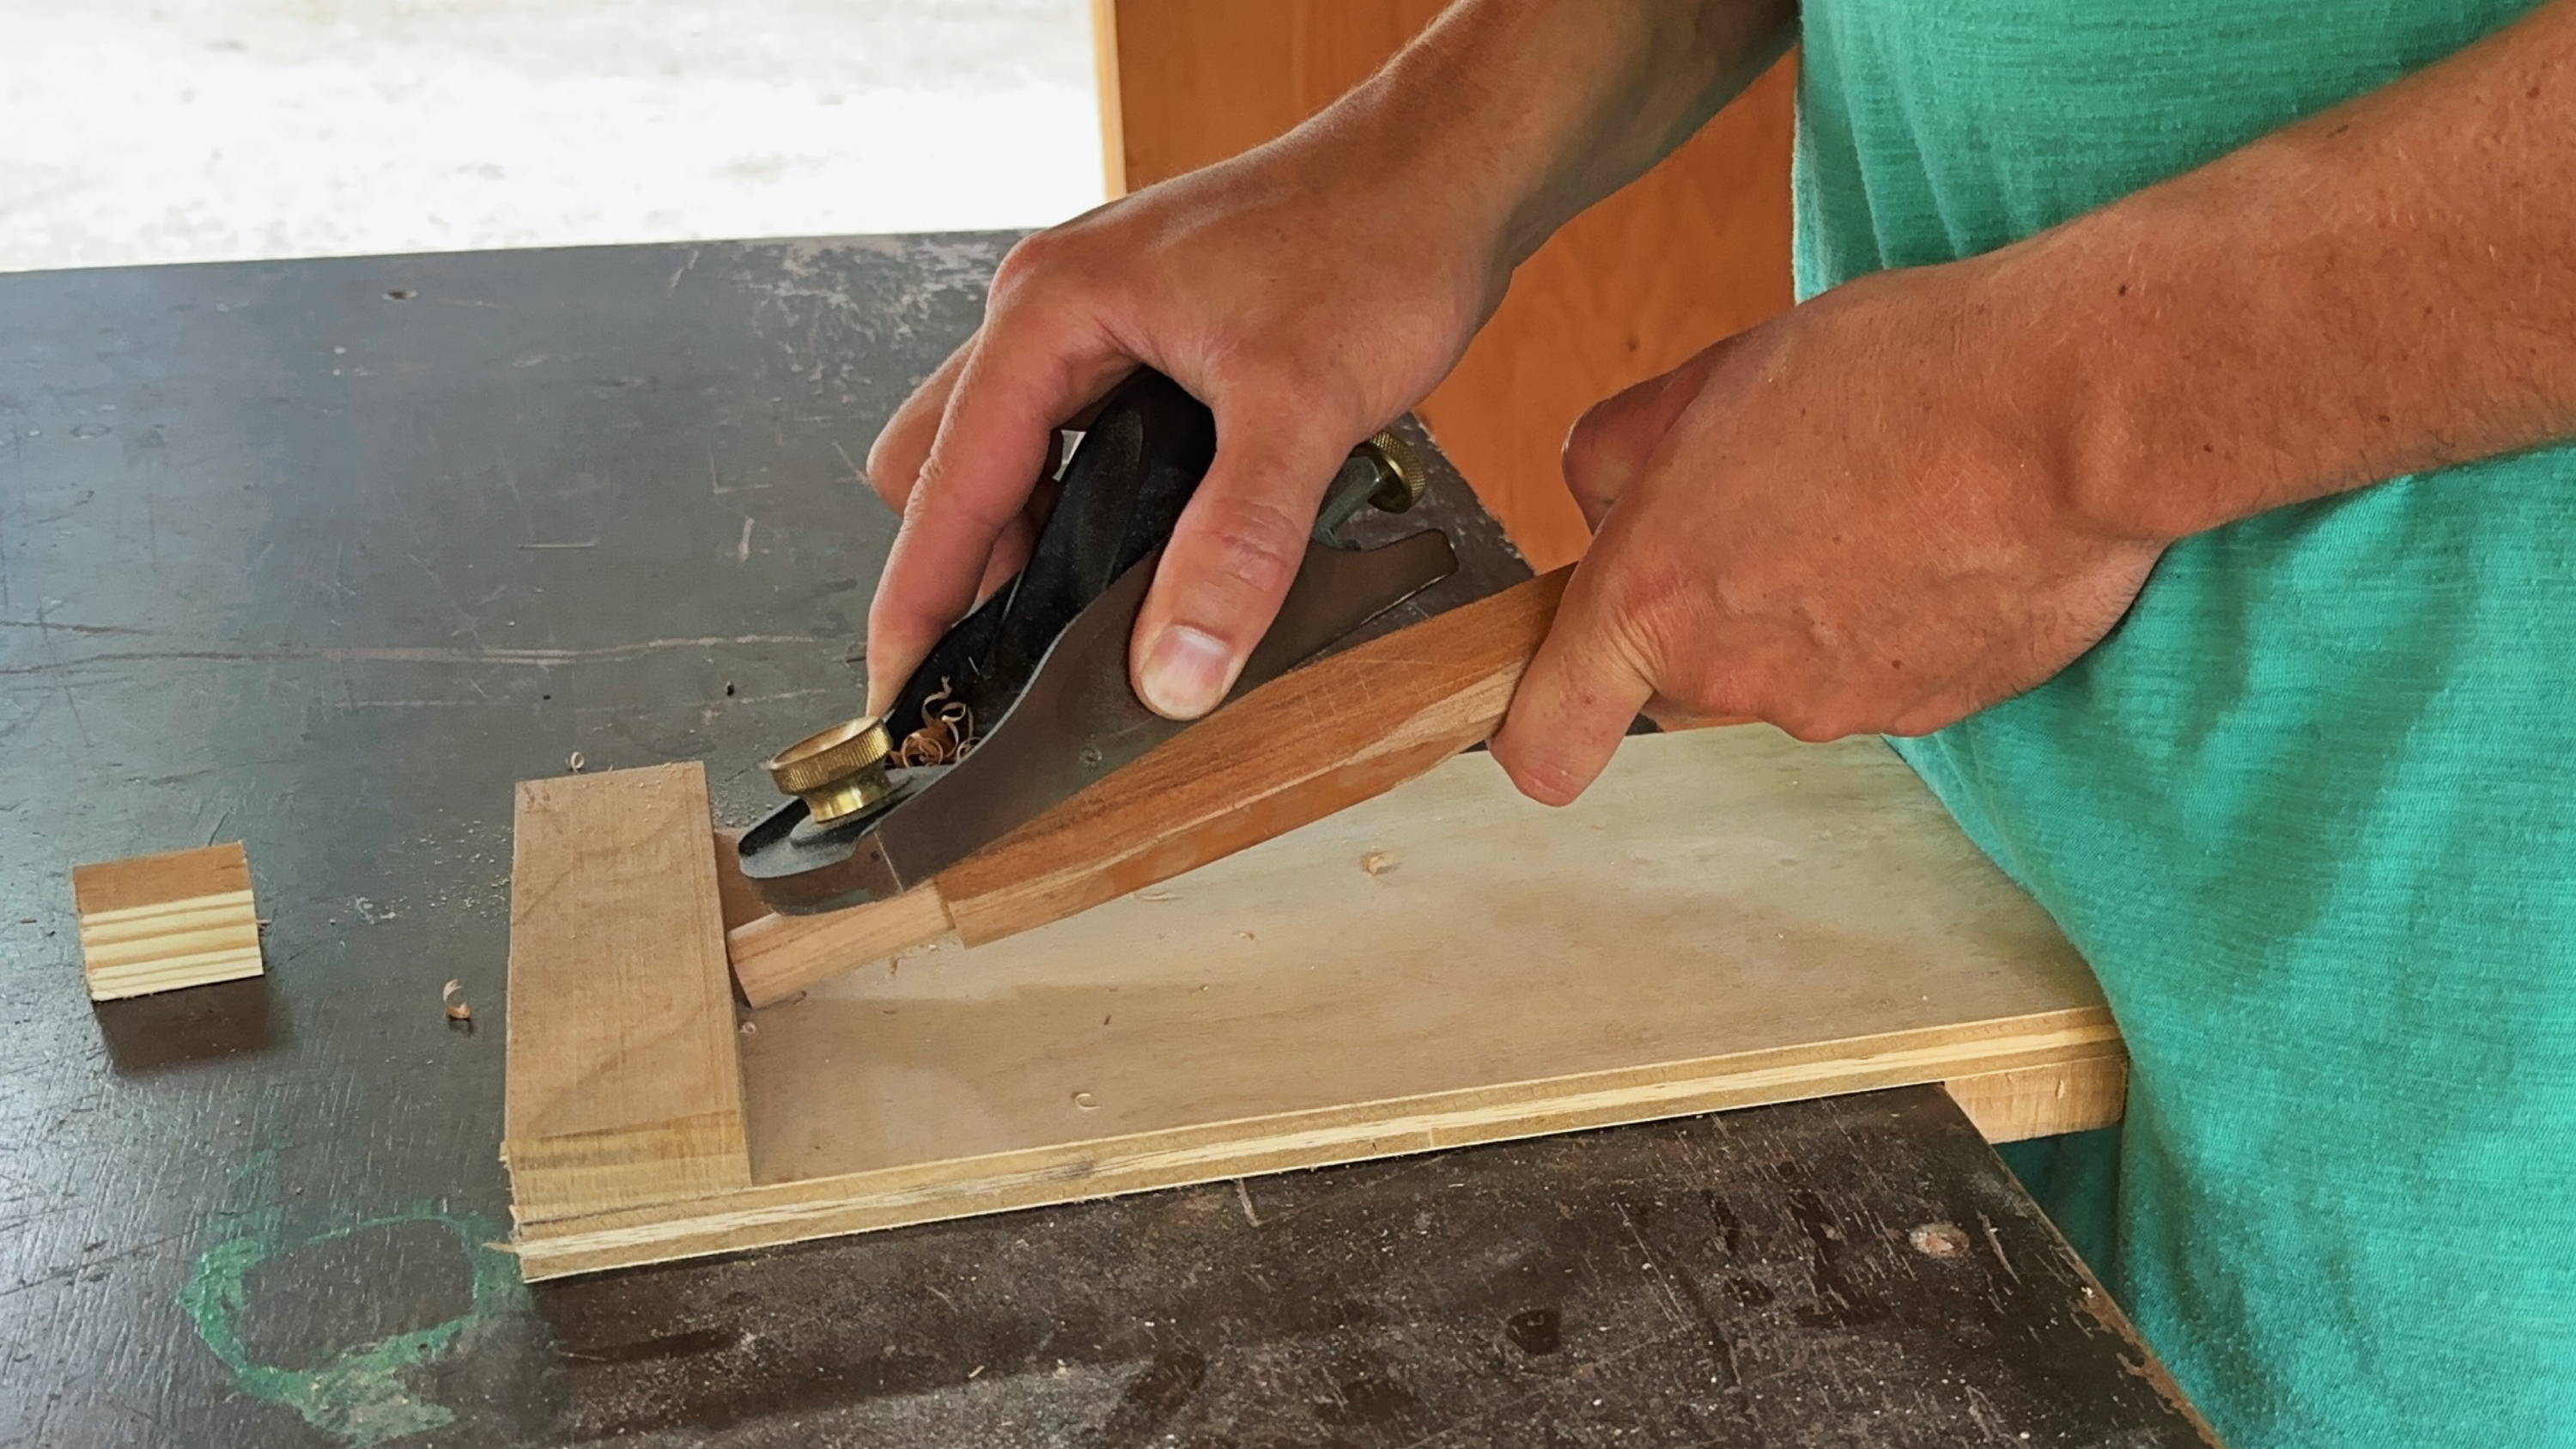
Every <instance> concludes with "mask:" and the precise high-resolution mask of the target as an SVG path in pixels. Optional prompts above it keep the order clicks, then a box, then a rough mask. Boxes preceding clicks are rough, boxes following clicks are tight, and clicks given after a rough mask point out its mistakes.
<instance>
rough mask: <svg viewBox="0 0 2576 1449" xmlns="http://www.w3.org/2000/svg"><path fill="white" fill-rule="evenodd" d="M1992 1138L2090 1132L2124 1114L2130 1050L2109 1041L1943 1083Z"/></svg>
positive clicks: (2018, 1139)
mask: <svg viewBox="0 0 2576 1449" xmlns="http://www.w3.org/2000/svg"><path fill="white" fill-rule="evenodd" d="M1942 1085H1943V1086H1945V1087H1947V1088H1948V1089H1949V1092H1950V1100H1952V1101H1954V1102H1956V1103H1958V1104H1959V1110H1960V1111H1962V1112H1965V1113H1967V1114H1968V1120H1969V1121H1971V1122H1974V1123H1976V1124H1977V1130H1978V1131H1979V1132H1981V1133H1984V1134H1985V1138H1986V1140H1987V1141H1988V1142H2023V1141H2027V1140H2029V1139H2030V1138H2033V1137H2054V1136H2056V1135H2057V1134H2058V1133H2060V1132H2089V1131H2091V1130H2093V1129H2094V1128H2096V1127H2108V1126H2110V1125H2111V1124H2112V1123H2114V1122H2117V1121H2119V1120H2120V1116H2121V1113H2122V1111H2123V1109H2125V1108H2126V1107H2127V1106H2128V1099H2129V1054H2128V1052H2127V1051H2125V1050H2123V1049H2122V1048H2121V1047H2120V1046H2118V1045H2117V1044H2116V1043H2107V1044H2105V1045H2104V1046H2103V1048H2102V1050H2101V1051H2100V1052H2099V1053H2098V1054H2097V1055H2093V1056H2081V1057H2076V1058H2073V1059H2071V1060H2068V1061H2062V1062H2048V1063H2044V1064H2042V1065H2039V1066H2031V1067H2014V1068H2011V1069H2009V1070H2007V1071H2000V1072H1987V1073H1985V1074H1983V1075H1981V1076H1974V1077H1952V1078H1951V1079H1950V1080H1949V1081H1947V1082H1945V1083H1943V1084H1942Z"/></svg>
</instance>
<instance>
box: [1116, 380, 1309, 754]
mask: <svg viewBox="0 0 2576 1449" xmlns="http://www.w3.org/2000/svg"><path fill="white" fill-rule="evenodd" d="M1354 441H1356V440H1354V439H1348V438H1342V437H1339V436H1338V435H1337V434H1335V433H1333V432H1332V431H1330V430H1329V429H1326V428H1323V427H1319V426H1318V425H1317V424H1316V423H1315V421H1314V419H1313V418H1312V416H1311V415H1310V414H1304V413H1301V411H1300V410H1298V409H1293V408H1285V407H1282V408H1260V409H1250V408H1244V407H1241V406H1237V407H1234V408H1230V409H1229V408H1220V409H1219V410H1218V412H1217V445H1216V458H1215V461H1214V462H1213V463H1211V464H1210V465H1209V467H1208V472H1207V477H1206V478H1205V479H1204V480H1202V481H1201V482H1200V484H1199V487H1198V492H1197V493H1195V494H1193V495H1192V496H1191V498H1190V503H1189V507H1187V508H1185V509H1183V510H1182V511H1181V517H1180V521H1179V522H1178V523H1177V524H1176V525H1174V527H1173V529H1172V541H1171V543H1170V545H1169V546H1168V547H1166V548H1165V549H1164V550H1163V561H1162V563H1161V565H1160V566H1158V567H1157V568H1156V570H1155V573H1154V587H1153V591H1152V592H1151V593H1149V594H1147V595H1146V596H1145V605H1144V608H1143V609H1141V610H1140V611H1138V613H1137V616H1136V633H1135V637H1134V640H1133V642H1132V645H1131V647H1130V650H1129V671H1130V677H1131V682H1132V683H1133V684H1134V686H1135V689H1136V697H1137V698H1139V699H1141V700H1143V701H1144V702H1145V704H1146V705H1147V706H1148V707H1149V708H1151V709H1152V710H1153V711H1154V712H1155V713H1156V714H1160V715H1163V716H1165V717H1167V718H1171V719H1196V718H1197V717H1198V716H1200V715H1203V714H1205V713H1207V712H1208V711H1209V710H1212V709H1214V708H1216V707H1217V705H1219V704H1220V703H1222V702H1223V701H1224V699H1225V696H1226V692H1227V691H1229V690H1231V689H1232V688H1234V681H1235V677H1236V676H1237V675H1239V674H1241V673H1242V672H1243V662H1244V660H1245V659H1246V658H1247V657H1249V656H1250V655H1251V653H1252V647H1253V646H1254V645H1255V644H1258V643H1260V642H1261V636H1262V635H1263V634H1264V633H1266V632H1268V631H1269V628H1270V621H1271V619H1272V618H1273V617H1275V616H1276V615H1277V614H1278V612H1279V602H1280V600H1281V599H1283V598H1285V597H1286V596H1287V593H1288V585H1289V584H1290V583H1292V582H1294V581H1295V579H1296V577H1297V566H1298V565H1299V564H1300V563H1302V562H1304V561H1305V557H1306V538H1307V535H1308V534H1309V533H1310V532H1312V531H1313V529H1314V526H1315V510H1316V509H1317V508H1318V507H1319V506H1320V505H1321V503H1322V501H1323V496H1324V489H1325V488H1326V487H1327V486H1329V485H1330V484H1331V482H1332V479H1333V474H1334V472H1335V471H1336V470H1337V469H1339V468H1340V466H1341V462H1342V459H1343V457H1344V456H1345V455H1347V454H1348V453H1349V451H1350V447H1351V444H1352V443H1353V442H1354Z"/></svg>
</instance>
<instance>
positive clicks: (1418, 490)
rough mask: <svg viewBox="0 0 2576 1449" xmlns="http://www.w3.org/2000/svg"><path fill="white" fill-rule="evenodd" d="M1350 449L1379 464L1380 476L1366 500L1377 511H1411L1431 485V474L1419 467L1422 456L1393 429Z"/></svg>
mask: <svg viewBox="0 0 2576 1449" xmlns="http://www.w3.org/2000/svg"><path fill="white" fill-rule="evenodd" d="M1352 452H1354V453H1356V454H1361V455H1364V456H1366V457H1368V458H1369V459H1371V460H1373V461H1374V462H1375V463H1376V464H1377V465H1378V468H1379V470H1380V473H1381V474H1382V477H1381V479H1380V481H1379V483H1378V486H1377V488H1376V490H1375V491H1374V492H1372V493H1370V494H1369V499H1368V501H1369V506H1370V507H1371V508H1374V509H1376V510H1377V511H1378V512H1380V513H1404V512H1408V511H1410V510H1411V509H1412V507H1413V505H1415V504H1417V503H1419V502H1421V501H1422V495H1423V493H1424V492H1425V491H1426V490H1428V489H1429V488H1430V487H1431V475H1430V473H1429V472H1428V471H1426V470H1425V469H1424V468H1423V466H1422V455H1421V454H1420V453H1417V452H1415V451H1414V450H1413V445H1412V444H1411V443H1408V442H1406V441H1405V440H1404V439H1403V438H1402V437H1400V436H1398V435H1397V434H1396V433H1394V432H1393V431H1388V432H1383V433H1380V434H1378V435H1377V436H1376V437H1374V438H1371V439H1369V440H1368V441H1367V442H1365V443H1362V444H1360V445H1359V446H1358V447H1357V448H1354V449H1352Z"/></svg>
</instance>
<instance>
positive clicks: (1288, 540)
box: [1199, 498, 1306, 595]
mask: <svg viewBox="0 0 2576 1449" xmlns="http://www.w3.org/2000/svg"><path fill="white" fill-rule="evenodd" d="M1305 536H1306V530H1305V529H1304V528H1302V527H1300V526H1299V525H1298V523H1297V520H1296V519H1295V518H1294V517H1293V516H1292V515H1291V514H1290V513H1289V511H1288V510H1287V509H1285V508H1282V507H1280V506H1279V505H1278V504H1276V503H1274V502H1271V501H1270V500H1269V499H1266V498H1229V499H1226V500H1224V501H1223V502H1222V504H1221V505H1220V506H1219V507H1218V508H1217V509H1216V510H1215V511H1214V513H1213V514H1212V516H1211V517H1210V518H1209V519H1208V523H1207V527H1206V529H1205V531H1204V532H1203V533H1202V535H1201V546H1200V549H1199V555H1200V559H1201V561H1202V563H1203V564H1204V565H1205V566H1206V568H1207V570H1208V572H1209V575H1210V576H1211V577H1214V578H1219V579H1222V580H1225V581H1227V582H1228V583H1230V584H1233V585H1235V586H1236V587H1238V588H1239V590H1240V591H1241V592H1242V593H1244V594H1247V595H1259V594H1267V593H1275V592H1278V591H1280V590H1283V589H1285V588H1287V587H1288V582H1289V580H1290V579H1292V578H1294V577H1296V574H1297V566H1298V565H1299V564H1300V563H1302V562H1304V560H1305V557H1306V549H1305V542H1304V540H1305Z"/></svg>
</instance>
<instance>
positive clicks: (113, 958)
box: [72, 841, 263, 1001]
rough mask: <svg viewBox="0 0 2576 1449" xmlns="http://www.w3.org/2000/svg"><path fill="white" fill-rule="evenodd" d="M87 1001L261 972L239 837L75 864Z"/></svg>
mask: <svg viewBox="0 0 2576 1449" xmlns="http://www.w3.org/2000/svg"><path fill="white" fill-rule="evenodd" d="M72 905H73V909H74V911H75V912H76V913H77V914H78V916H79V919H80V943H81V967H82V970H83V972H84V973H85V974H86V975H87V976H88V978H89V996H90V1000H92V1001H114V1000H116V999H118V998H119V997H126V996H142V995H145V994H147V993H150V992H154V991H175V990H177V989H178V988H180V987H182V986H204V985H208V984H210V983H213V982H217V981H239V980H241V979H242V978H243V977H245V976H257V975H259V974H260V972H261V970H262V969H263V968H262V966H261V963H260V956H259V911H258V908H257V907H256V906H254V905H253V904H252V902H251V888H250V857H249V856H247V855H244V854H243V853H242V848H241V843H240V842H239V841H233V842H230V843H227V844H224V845H209V846H207V847H206V848H205V849H203V850H174V851H171V852H170V853H168V854H166V855H144V856H137V857H135V858H133V859H131V860H110V861H102V862H100V863H99V864H97V865H83V866H75V867H73V869H72Z"/></svg>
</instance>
